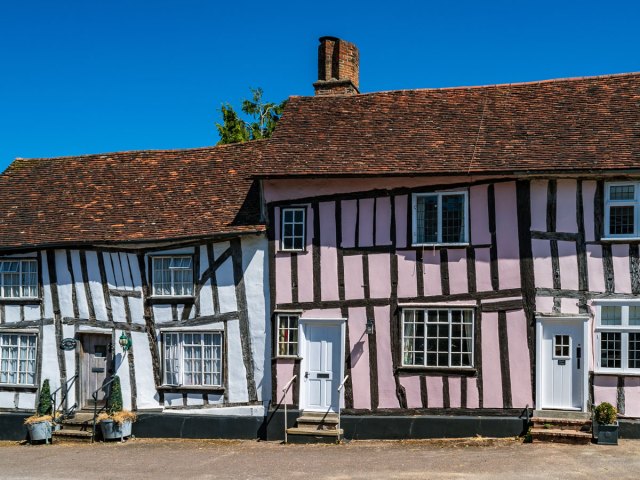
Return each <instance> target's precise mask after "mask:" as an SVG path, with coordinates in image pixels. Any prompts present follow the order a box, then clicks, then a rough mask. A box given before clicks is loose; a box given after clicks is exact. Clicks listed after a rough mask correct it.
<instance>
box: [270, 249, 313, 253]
mask: <svg viewBox="0 0 640 480" xmlns="http://www.w3.org/2000/svg"><path fill="white" fill-rule="evenodd" d="M307 252H308V250H307V249H306V248H302V249H300V250H285V249H283V248H281V249H279V250H278V252H277V253H307Z"/></svg>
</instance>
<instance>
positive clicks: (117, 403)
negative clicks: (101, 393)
mask: <svg viewBox="0 0 640 480" xmlns="http://www.w3.org/2000/svg"><path fill="white" fill-rule="evenodd" d="M121 411H122V389H121V388H120V377H119V376H117V375H116V376H115V377H113V383H112V384H111V394H110V395H109V413H110V414H111V415H113V414H114V413H116V412H121Z"/></svg>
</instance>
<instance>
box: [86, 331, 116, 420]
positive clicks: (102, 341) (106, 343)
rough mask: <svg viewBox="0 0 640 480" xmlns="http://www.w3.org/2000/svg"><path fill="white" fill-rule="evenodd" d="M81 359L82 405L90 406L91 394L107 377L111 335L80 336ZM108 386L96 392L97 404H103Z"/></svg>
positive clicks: (110, 361) (91, 404) (109, 363)
mask: <svg viewBox="0 0 640 480" xmlns="http://www.w3.org/2000/svg"><path fill="white" fill-rule="evenodd" d="M81 343H82V359H81V362H80V379H81V386H80V388H81V391H82V406H83V407H85V408H92V407H93V405H94V400H93V397H92V394H93V392H94V391H96V390H98V389H99V388H100V387H101V386H102V385H103V384H104V383H105V382H106V381H107V379H108V378H109V371H110V369H111V365H112V358H111V356H112V355H111V348H110V345H111V335H97V334H85V335H82V338H81ZM107 391H108V387H106V388H104V389H102V390H100V391H99V392H98V400H97V402H96V403H97V404H98V406H103V405H104V404H105V400H106V394H107Z"/></svg>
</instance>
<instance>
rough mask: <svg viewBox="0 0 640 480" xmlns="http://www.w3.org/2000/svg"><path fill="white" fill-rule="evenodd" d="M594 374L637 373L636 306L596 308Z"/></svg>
mask: <svg viewBox="0 0 640 480" xmlns="http://www.w3.org/2000/svg"><path fill="white" fill-rule="evenodd" d="M595 343H596V364H597V365H596V370H597V371H601V372H607V371H612V372H628V373H640V303H634V304H622V303H616V304H605V303H603V304H601V305H597V306H596V332H595Z"/></svg>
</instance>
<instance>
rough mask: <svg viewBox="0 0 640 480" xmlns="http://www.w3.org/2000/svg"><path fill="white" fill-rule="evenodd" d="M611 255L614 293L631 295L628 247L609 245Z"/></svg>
mask: <svg viewBox="0 0 640 480" xmlns="http://www.w3.org/2000/svg"><path fill="white" fill-rule="evenodd" d="M611 253H612V254H613V279H614V283H615V290H616V293H631V272H630V270H629V245H611Z"/></svg>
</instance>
